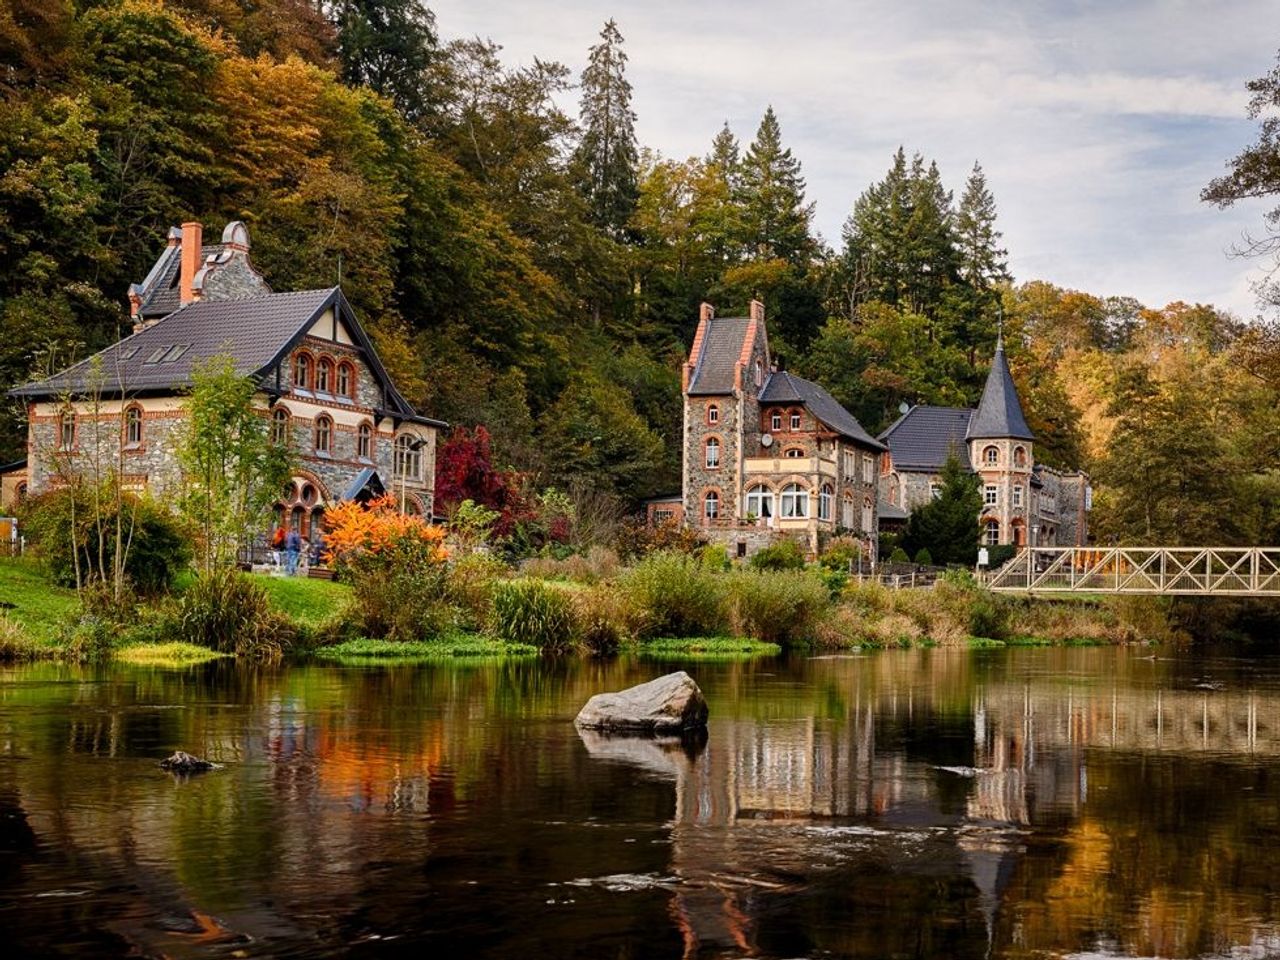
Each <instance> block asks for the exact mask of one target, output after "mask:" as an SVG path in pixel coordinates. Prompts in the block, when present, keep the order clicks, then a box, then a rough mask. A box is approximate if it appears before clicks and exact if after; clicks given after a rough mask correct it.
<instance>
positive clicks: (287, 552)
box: [284, 530, 302, 577]
mask: <svg viewBox="0 0 1280 960" xmlns="http://www.w3.org/2000/svg"><path fill="white" fill-rule="evenodd" d="M301 552H302V534H300V533H298V531H297V530H290V531H289V532H288V533H287V534H286V535H285V538H284V572H285V573H287V574H288V575H289V576H291V577H292V576H294V575H295V574H296V573H297V572H298V554H300V553H301Z"/></svg>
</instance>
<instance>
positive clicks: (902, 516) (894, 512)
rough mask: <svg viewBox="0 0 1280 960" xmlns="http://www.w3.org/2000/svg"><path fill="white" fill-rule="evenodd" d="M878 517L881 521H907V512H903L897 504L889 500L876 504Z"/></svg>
mask: <svg viewBox="0 0 1280 960" xmlns="http://www.w3.org/2000/svg"><path fill="white" fill-rule="evenodd" d="M876 516H878V517H879V518H880V519H881V520H906V519H907V511H905V510H903V509H902V508H901V507H900V506H898V505H897V504H895V503H889V501H887V500H880V501H878V502H877V503H876Z"/></svg>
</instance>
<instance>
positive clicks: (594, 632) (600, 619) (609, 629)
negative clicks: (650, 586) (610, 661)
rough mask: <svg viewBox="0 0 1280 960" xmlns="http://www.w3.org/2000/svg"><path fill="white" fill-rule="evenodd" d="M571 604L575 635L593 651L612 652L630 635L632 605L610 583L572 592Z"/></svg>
mask: <svg viewBox="0 0 1280 960" xmlns="http://www.w3.org/2000/svg"><path fill="white" fill-rule="evenodd" d="M573 606H574V617H575V620H576V623H577V635H578V637H579V639H581V641H582V642H583V643H584V644H585V645H586V647H587V649H588V650H590V651H591V652H592V653H613V652H614V651H616V650H617V649H618V647H620V646H621V645H622V644H624V643H626V642H627V640H629V639H630V638H631V634H632V629H631V627H632V611H631V608H630V606H629V605H628V603H627V598H626V597H625V596H624V595H623V594H622V593H621V591H619V590H618V589H617V588H616V587H615V586H613V585H612V584H597V585H596V586H593V587H590V588H588V589H586V590H579V591H576V592H574V594H573Z"/></svg>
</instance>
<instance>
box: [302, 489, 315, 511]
mask: <svg viewBox="0 0 1280 960" xmlns="http://www.w3.org/2000/svg"><path fill="white" fill-rule="evenodd" d="M318 496H319V494H318V493H317V492H316V488H315V487H313V486H312V485H311V484H309V483H304V484H303V485H302V502H303V503H305V504H306V505H307V506H308V507H309V506H311V505H312V504H314V503H315V502H316V498H317V497H318Z"/></svg>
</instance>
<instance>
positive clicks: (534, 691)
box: [0, 648, 1280, 960]
mask: <svg viewBox="0 0 1280 960" xmlns="http://www.w3.org/2000/svg"><path fill="white" fill-rule="evenodd" d="M677 668H683V669H686V670H688V671H689V672H690V673H691V674H692V675H693V676H694V677H695V678H696V679H697V680H698V682H699V683H700V684H701V685H702V687H703V689H704V691H705V692H706V694H707V698H708V701H709V703H710V709H711V721H710V728H709V731H708V735H707V737H706V739H705V742H701V741H692V742H687V743H679V742H666V743H662V742H653V741H647V740H634V739H622V740H618V739H612V740H610V739H605V738H601V737H598V736H592V735H589V734H584V735H581V736H580V735H579V734H578V733H577V732H576V731H575V729H574V727H573V724H572V718H573V716H574V714H575V713H576V711H577V710H578V708H579V707H580V706H581V705H582V703H583V702H584V701H585V700H586V699H587V698H588V697H589V696H590V695H591V694H592V693H595V692H598V691H601V690H608V689H618V688H621V687H623V686H626V685H629V684H631V683H636V682H640V681H642V680H645V679H650V678H652V677H654V676H657V675H658V674H660V673H662V672H666V671H668V670H672V669H677ZM175 748H181V749H185V750H188V751H190V752H192V753H197V754H199V755H202V756H207V757H209V758H210V759H213V760H216V761H218V762H219V763H221V764H223V767H222V769H219V770H216V771H213V772H211V773H208V774H204V775H200V776H195V777H192V778H190V779H185V780H184V779H181V778H175V777H173V776H171V775H169V774H167V773H165V772H163V771H161V770H160V769H158V767H157V761H158V760H159V759H160V758H161V757H163V756H165V755H166V754H168V753H169V752H171V751H172V750H174V749H175ZM1278 759H1280V658H1268V657H1260V658H1259V657H1242V656H1234V657H1233V656H1231V655H1227V654H1221V653H1217V654H1212V653H1207V652H1200V653H1187V652H1169V651H1163V650H1158V649H1157V650H1153V649H1151V648H1127V649H1121V648H1090V649H1070V648H1066V649H1064V648H1058V649H1034V650H1027V649H1023V650H1014V649H997V650H979V651H960V650H945V649H935V650H913V651H894V652H884V653H878V654H868V655H865V656H840V657H805V656H796V655H792V656H790V657H786V658H777V659H769V658H766V659H757V660H750V661H745V662H743V661H738V662H723V661H719V662H718V661H685V662H670V663H665V662H653V661H643V660H615V661H610V662H593V661H589V660H564V661H537V660H526V661H509V662H505V663H483V664H458V663H450V664H424V665H406V666H398V667H394V668H384V667H362V666H347V667H338V666H321V665H315V666H307V665H304V666H285V667H276V668H270V667H252V666H245V665H234V664H228V663H219V664H213V665H208V666H203V667H198V668H191V669H183V670H177V669H174V670H167V669H154V668H153V669H148V668H133V667H124V666H109V667H99V668H79V667H69V666H64V665H56V664H33V665H25V666H16V667H13V666H10V667H5V668H3V669H0V930H2V931H3V932H4V933H3V936H4V942H5V944H6V956H51V955H53V956H56V955H65V956H142V957H161V956H165V957H174V958H185V957H329V956H356V957H361V956H379V957H382V956H388V957H398V956H406V957H408V956H414V957H417V956H423V955H429V956H439V957H499V958H506V957H511V958H520V960H532V958H539V957H555V958H577V957H581V958H627V960H634V958H647V957H673V958H680V957H690V958H692V957H698V958H718V957H758V958H798V957H867V958H871V957H875V958H881V957H1077V958H1101V957H1156V956H1159V957H1214V958H1218V957H1221V958H1245V957H1267V956H1277V955H1280V870H1277V869H1276V864H1277V862H1278V860H1280V856H1278V855H1280V766H1278V764H1277V760H1278Z"/></svg>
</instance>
